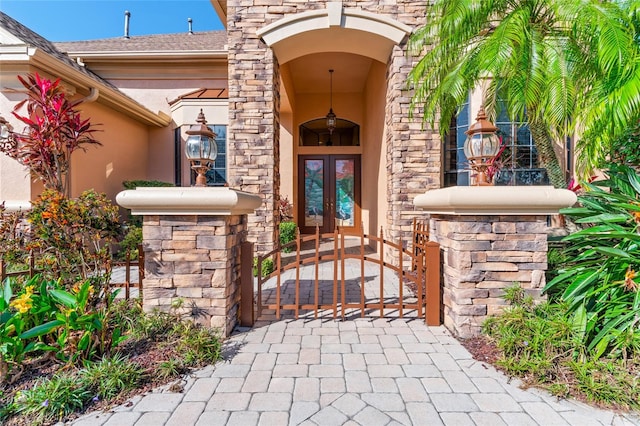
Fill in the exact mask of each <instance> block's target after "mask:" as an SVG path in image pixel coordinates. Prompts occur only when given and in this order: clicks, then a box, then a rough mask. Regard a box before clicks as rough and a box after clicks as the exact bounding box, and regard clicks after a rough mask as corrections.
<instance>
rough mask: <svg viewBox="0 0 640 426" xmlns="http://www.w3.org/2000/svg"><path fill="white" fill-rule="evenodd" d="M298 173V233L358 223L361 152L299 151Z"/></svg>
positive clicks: (355, 226)
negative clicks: (331, 153)
mask: <svg viewBox="0 0 640 426" xmlns="http://www.w3.org/2000/svg"><path fill="white" fill-rule="evenodd" d="M298 176H299V184H298V218H299V219H298V222H300V223H299V224H298V226H299V227H300V232H301V233H303V234H310V233H313V232H315V230H316V226H318V227H319V228H320V232H322V233H324V232H332V231H333V230H334V229H335V227H336V226H340V227H345V228H359V227H360V226H361V224H360V155H301V156H300V157H298Z"/></svg>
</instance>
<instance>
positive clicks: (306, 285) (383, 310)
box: [241, 221, 442, 325]
mask: <svg viewBox="0 0 640 426" xmlns="http://www.w3.org/2000/svg"><path fill="white" fill-rule="evenodd" d="M406 243H408V244H405V241H402V240H400V241H398V242H397V243H394V242H391V241H389V240H387V239H385V238H384V232H383V230H382V229H381V230H380V234H379V235H378V236H375V235H367V234H364V233H363V232H353V231H345V230H344V229H340V228H336V229H335V231H334V232H331V233H324V234H321V233H320V231H319V229H316V232H315V233H314V234H312V235H305V236H301V235H300V233H299V232H298V233H297V237H296V239H295V240H294V241H292V242H291V243H289V244H287V245H284V246H281V247H277V248H276V249H274V250H273V251H271V252H269V253H265V254H263V255H261V256H258V257H257V259H256V260H255V262H254V270H253V275H255V276H256V278H255V279H254V281H253V282H251V283H248V282H247V281H248V280H243V282H244V283H245V284H243V289H242V294H243V297H242V299H243V302H242V306H241V321H242V322H243V324H244V325H249V323H250V324H253V318H254V312H253V307H254V306H255V308H257V312H255V313H256V314H257V317H260V316H261V315H262V314H264V313H265V312H269V313H273V314H275V318H276V319H280V318H281V316H282V315H283V313H287V314H290V315H293V316H294V317H295V318H296V319H297V318H299V316H300V313H301V312H302V313H304V314H311V313H312V314H313V317H314V318H318V314H319V312H321V311H322V312H323V313H324V314H326V313H327V312H329V314H330V315H331V316H332V317H333V318H334V319H336V318H342V319H345V318H347V317H352V316H360V317H365V316H373V315H375V316H379V317H388V316H396V317H399V318H403V317H405V315H406V314H407V313H409V312H410V313H411V315H412V316H415V317H417V318H425V320H426V322H427V324H428V325H440V324H441V304H442V303H441V300H442V299H441V289H440V247H439V245H438V244H437V243H435V242H430V241H428V231H427V230H426V228H425V227H424V226H423V225H422V224H418V223H416V222H415V221H414V226H413V235H412V240H411V241H407V242H406ZM405 245H406V247H405ZM373 246H375V247H376V250H375V252H374V251H373V250H371V249H370V248H371V247H373ZM245 259H247V258H246V257H245ZM264 268H270V269H271V268H272V271H268V270H267V271H266V272H269V273H263V272H265V271H264ZM358 268H359V271H358ZM245 271H246V272H248V270H247V268H246V267H245V268H243V272H245ZM367 274H369V275H367ZM376 277H377V278H376ZM367 283H369V284H367ZM249 285H250V286H251V288H250V289H249V288H248V286H249ZM253 290H255V291H256V292H257V297H256V298H255V302H256V303H255V305H254V303H253V299H254V297H253ZM248 293H250V294H251V305H249V301H248V300H247V299H248V298H247V297H245V296H244V295H248ZM375 293H377V294H375ZM390 295H391V296H390ZM250 306H251V308H250ZM249 309H251V312H250V313H249V312H248V310H249ZM249 314H250V318H249Z"/></svg>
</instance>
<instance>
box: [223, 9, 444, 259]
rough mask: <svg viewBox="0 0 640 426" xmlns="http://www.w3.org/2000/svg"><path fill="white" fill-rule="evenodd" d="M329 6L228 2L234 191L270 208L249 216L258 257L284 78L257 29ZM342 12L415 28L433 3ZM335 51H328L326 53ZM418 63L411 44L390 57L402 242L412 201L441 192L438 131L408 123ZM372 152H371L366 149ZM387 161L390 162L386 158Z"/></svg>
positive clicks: (275, 192) (271, 230) (389, 137)
mask: <svg viewBox="0 0 640 426" xmlns="http://www.w3.org/2000/svg"><path fill="white" fill-rule="evenodd" d="M326 3H327V2H325V1H298V0H242V1H240V0H230V1H229V2H228V3H227V17H228V20H227V34H228V43H229V46H228V47H229V128H228V141H229V142H228V143H229V150H228V156H229V171H228V174H229V185H230V186H231V187H232V188H238V189H241V190H244V191H248V192H251V193H255V194H260V195H262V196H263V197H264V200H265V204H264V208H262V209H260V210H258V212H257V214H256V215H251V216H249V224H250V226H249V228H250V231H249V239H250V240H251V241H255V242H257V245H256V251H257V252H264V251H266V250H269V249H270V248H271V247H273V242H274V238H275V234H276V227H277V205H276V203H275V201H277V200H278V197H279V185H280V182H279V173H278V164H279V152H278V145H279V99H280V96H279V86H278V85H279V78H278V66H279V65H278V63H277V59H276V58H275V57H274V55H273V52H272V51H271V49H270V48H268V47H267V46H266V45H265V44H264V43H263V42H262V41H261V40H260V39H259V38H258V37H257V36H256V31H257V30H258V29H260V28H262V27H264V26H266V25H268V24H271V23H273V22H275V21H277V20H279V19H281V18H284V17H287V16H291V15H294V14H296V13H301V12H306V11H309V10H315V9H321V8H325V7H326ZM342 4H343V7H344V8H359V9H361V10H363V11H367V12H371V13H376V14H380V15H385V16H388V17H390V18H393V19H396V20H398V21H400V22H402V23H404V24H406V25H409V26H411V27H414V28H415V27H418V26H420V25H422V24H423V23H424V20H425V14H426V7H427V2H425V1H403V0H367V1H357V0H356V1H343V2H342ZM332 50H336V51H339V50H340V49H338V48H335V49H334V48H332V46H327V51H332ZM414 62H415V59H411V58H409V57H408V56H407V49H406V40H404V41H403V42H402V43H401V44H400V45H399V46H395V47H394V49H393V52H392V54H391V57H390V58H389V63H388V71H387V96H386V103H387V105H386V112H385V115H386V118H385V126H386V128H387V131H386V132H385V134H386V144H387V151H386V153H385V154H386V158H385V159H383V160H381V161H385V164H386V168H387V172H388V184H387V194H386V196H387V202H388V206H389V207H388V215H387V223H386V226H385V229H387V230H388V233H389V237H390V238H391V239H392V240H394V241H395V240H397V239H398V238H399V237H400V236H401V235H402V236H403V238H404V239H405V240H407V239H408V238H409V237H410V232H411V223H412V219H413V218H414V217H415V216H421V213H420V212H416V211H415V210H414V208H413V204H412V201H413V198H414V197H415V196H416V195H419V194H421V193H423V192H424V190H425V189H433V188H438V187H439V186H440V163H441V139H440V136H439V135H438V132H437V130H433V129H429V128H428V127H427V128H425V129H423V128H422V123H421V119H422V113H421V111H419V110H417V111H414V117H413V118H412V119H409V102H410V99H411V94H410V93H408V92H407V91H406V90H405V87H406V81H407V75H408V73H409V71H410V70H411V68H412V67H413V64H414ZM364 148H365V149H366V147H364ZM383 158H384V157H383Z"/></svg>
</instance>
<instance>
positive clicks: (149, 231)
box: [142, 215, 247, 335]
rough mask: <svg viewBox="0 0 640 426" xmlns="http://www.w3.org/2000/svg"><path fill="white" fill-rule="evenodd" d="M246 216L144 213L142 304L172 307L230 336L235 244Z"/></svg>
mask: <svg viewBox="0 0 640 426" xmlns="http://www.w3.org/2000/svg"><path fill="white" fill-rule="evenodd" d="M246 230H247V216H246V215H233V216H197V215H185V216H169V215H161V216H144V221H143V226H142V239H143V243H142V246H143V249H144V259H145V262H144V270H145V278H144V280H143V282H142V288H143V293H142V295H143V297H142V305H143V308H144V310H145V311H147V312H149V311H152V310H154V309H158V310H161V311H164V312H168V311H169V310H171V308H172V306H173V304H174V303H175V301H176V300H177V299H182V300H183V301H184V302H183V304H182V306H181V307H180V308H179V309H178V312H179V313H181V314H185V315H187V316H189V317H190V318H191V319H193V320H194V321H195V322H199V323H201V324H204V325H207V326H211V327H215V328H218V329H220V330H221V331H222V333H224V335H229V333H230V332H231V330H233V327H234V326H235V324H236V321H237V317H238V304H239V302H240V291H239V289H240V244H241V243H242V242H243V240H244V239H245V238H246Z"/></svg>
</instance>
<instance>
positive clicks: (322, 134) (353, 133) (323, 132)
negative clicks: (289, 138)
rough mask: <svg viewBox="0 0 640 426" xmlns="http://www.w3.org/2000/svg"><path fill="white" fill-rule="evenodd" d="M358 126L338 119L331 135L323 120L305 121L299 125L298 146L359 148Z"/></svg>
mask: <svg viewBox="0 0 640 426" xmlns="http://www.w3.org/2000/svg"><path fill="white" fill-rule="evenodd" d="M359 145H360V126H358V125H357V124H356V123H354V122H352V121H349V120H343V119H341V118H338V119H337V120H336V128H335V130H334V131H333V133H332V134H329V130H328V129H327V121H326V119H324V118H318V119H316V120H311V121H307V122H306V123H303V124H301V125H300V146H359Z"/></svg>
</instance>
